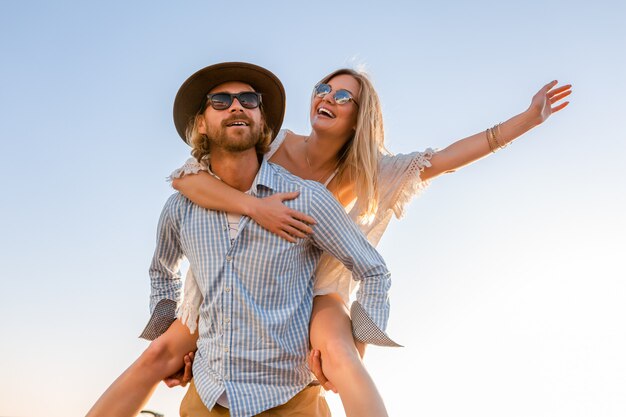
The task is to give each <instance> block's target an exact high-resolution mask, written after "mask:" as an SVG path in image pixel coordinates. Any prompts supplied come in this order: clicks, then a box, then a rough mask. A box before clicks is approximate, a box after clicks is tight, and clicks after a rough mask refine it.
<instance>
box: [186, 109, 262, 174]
mask: <svg viewBox="0 0 626 417" xmlns="http://www.w3.org/2000/svg"><path fill="white" fill-rule="evenodd" d="M259 109H260V110H261V123H262V125H261V138H260V139H259V141H258V142H257V143H256V145H255V149H256V153H257V155H258V156H259V161H260V160H261V159H262V157H263V155H265V154H266V153H267V151H269V149H270V143H271V142H272V140H273V139H274V134H273V132H272V129H270V127H269V126H268V125H267V122H266V121H265V112H264V111H263V106H262V105H261V106H259ZM205 110H206V107H205V106H203V107H202V108H201V109H200V111H198V113H196V115H195V116H193V118H191V119H190V120H189V122H188V123H187V129H185V139H186V141H187V144H188V145H189V146H191V156H193V157H194V158H196V160H197V161H198V162H202V160H208V159H209V156H210V154H211V150H210V149H211V147H210V144H211V139H210V138H209V137H208V136H207V135H205V134H202V133H200V132H198V122H199V120H200V118H201V117H202V115H203V114H204V111H205Z"/></svg>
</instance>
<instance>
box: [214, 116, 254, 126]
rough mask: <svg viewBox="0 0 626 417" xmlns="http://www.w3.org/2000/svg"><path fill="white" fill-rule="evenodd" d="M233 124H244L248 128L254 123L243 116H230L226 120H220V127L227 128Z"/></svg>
mask: <svg viewBox="0 0 626 417" xmlns="http://www.w3.org/2000/svg"><path fill="white" fill-rule="evenodd" d="M233 122H246V123H247V124H248V125H249V126H253V125H254V121H253V120H252V119H251V118H249V117H248V116H246V115H245V114H238V115H235V114H234V115H232V116H230V117H229V118H228V119H224V120H222V126H228V125H229V124H231V123H233Z"/></svg>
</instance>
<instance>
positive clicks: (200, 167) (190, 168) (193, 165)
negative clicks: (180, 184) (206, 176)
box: [167, 158, 209, 182]
mask: <svg viewBox="0 0 626 417" xmlns="http://www.w3.org/2000/svg"><path fill="white" fill-rule="evenodd" d="M208 170H209V167H208V163H207V162H206V161H204V160H203V161H202V162H198V161H197V160H196V159H195V158H189V159H187V161H185V163H184V164H183V166H181V167H180V168H177V169H175V170H174V171H173V172H172V173H171V174H170V176H169V177H167V181H169V182H172V181H173V180H174V179H176V178H182V177H184V176H185V175H191V174H197V173H198V172H200V171H208Z"/></svg>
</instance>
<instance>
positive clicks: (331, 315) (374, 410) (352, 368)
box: [311, 294, 387, 417]
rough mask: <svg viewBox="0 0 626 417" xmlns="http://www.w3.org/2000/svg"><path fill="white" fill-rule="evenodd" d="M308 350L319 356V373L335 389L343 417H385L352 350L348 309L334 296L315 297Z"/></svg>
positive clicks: (365, 371)
mask: <svg viewBox="0 0 626 417" xmlns="http://www.w3.org/2000/svg"><path fill="white" fill-rule="evenodd" d="M311 346H312V348H313V349H317V350H319V351H320V352H321V356H322V371H323V372H324V374H325V375H326V377H327V378H328V379H329V381H330V382H331V383H332V384H333V385H334V386H335V387H336V388H337V391H338V392H339V396H340V397H341V402H342V403H343V408H344V410H345V412H346V416H347V417H382V416H384V417H386V416H387V410H386V409H385V405H384V404H383V399H382V398H381V396H380V394H379V393H378V390H377V389H376V385H374V381H373V380H372V378H371V377H370V376H369V374H368V373H367V370H366V369H365V366H364V365H363V362H362V361H361V358H360V356H359V352H358V351H357V348H356V347H355V343H354V339H353V337H352V323H351V321H350V316H349V314H348V309H347V308H346V306H345V305H344V304H343V301H342V300H341V298H340V297H339V296H338V295H336V294H329V295H322V296H317V297H315V299H314V301H313V313H312V315H311Z"/></svg>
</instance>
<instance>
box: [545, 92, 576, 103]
mask: <svg viewBox="0 0 626 417" xmlns="http://www.w3.org/2000/svg"><path fill="white" fill-rule="evenodd" d="M570 94H572V90H568V91H566V92H564V93H561V94H557V95H556V96H553V97H552V98H550V104H552V103H556V102H557V101H559V100H561V99H562V98H563V97H567V96H569V95H570Z"/></svg>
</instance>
